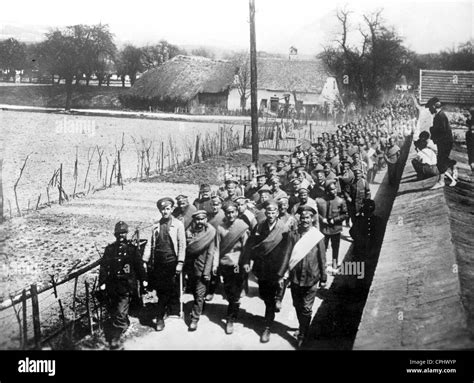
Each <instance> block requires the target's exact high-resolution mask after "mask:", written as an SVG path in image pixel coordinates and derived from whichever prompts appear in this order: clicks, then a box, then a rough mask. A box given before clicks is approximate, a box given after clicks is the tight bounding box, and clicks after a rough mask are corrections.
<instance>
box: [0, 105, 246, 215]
mask: <svg viewBox="0 0 474 383" xmlns="http://www.w3.org/2000/svg"><path fill="white" fill-rule="evenodd" d="M0 124H1V129H2V134H1V135H0V148H3V149H2V153H3V158H4V161H3V170H2V176H3V177H2V178H3V193H4V211H5V213H4V214H5V216H8V215H9V211H10V206H11V210H12V211H13V212H16V210H17V209H16V206H15V198H14V192H13V188H14V184H15V181H16V180H17V178H18V176H19V173H20V168H21V167H22V166H23V164H24V161H25V158H26V157H27V156H28V155H30V156H29V158H28V161H27V163H26V165H25V169H24V172H23V175H22V177H21V180H20V182H19V183H18V186H17V195H18V202H19V205H20V209H21V210H24V209H26V208H27V207H28V206H30V208H32V209H34V208H35V206H36V203H37V200H38V197H39V196H40V194H41V203H44V202H46V201H47V192H46V189H47V187H48V182H49V180H50V179H51V178H52V175H53V173H54V172H55V170H57V169H58V168H59V166H60V164H63V185H64V186H63V188H64V190H65V192H66V193H68V194H72V193H73V191H74V189H75V188H76V191H77V192H79V191H83V190H88V189H89V188H90V187H91V188H96V189H97V188H100V187H102V186H103V184H104V179H105V178H106V174H107V175H110V173H111V171H112V167H113V164H114V161H115V159H116V156H117V150H118V149H119V148H120V147H121V146H122V140H123V144H124V146H123V150H122V151H121V172H122V177H123V179H124V180H127V179H132V178H136V177H137V174H139V175H141V174H142V168H141V163H142V159H141V157H140V155H141V151H142V150H143V148H144V147H145V146H146V147H149V148H150V150H149V165H150V173H153V172H157V171H160V170H161V165H160V163H161V160H162V159H163V165H164V169H166V168H168V167H169V166H170V165H173V164H174V163H175V162H182V161H183V160H185V158H189V155H190V151H193V150H194V149H195V140H196V136H197V134H198V133H199V134H201V135H202V136H204V135H206V134H209V135H210V136H212V137H217V136H218V132H219V124H217V123H197V122H175V121H158V120H143V119H130V118H116V117H87V116H69V115H67V116H66V115H61V114H42V113H30V112H9V111H0ZM230 129H231V127H230V126H227V130H230ZM232 131H233V132H234V134H236V133H239V134H240V137H241V138H242V137H243V135H242V133H243V126H238V125H236V126H233V127H232ZM162 149H163V157H162V154H161V152H162ZM99 151H100V152H101V153H102V157H101V163H100V162H99V155H98V152H99ZM76 153H77V184H76V183H75V179H74V177H73V175H74V170H75V160H76ZM89 159H90V168H89ZM88 168H89V171H87V170H88ZM108 177H109V176H107V178H108ZM188 181H189V180H188ZM191 182H192V181H191ZM196 182H198V181H196ZM89 183H90V185H89ZM114 183H115V182H114ZM50 192H51V199H56V200H57V199H58V191H57V188H56V187H50ZM14 214H15V213H13V215H14Z"/></svg>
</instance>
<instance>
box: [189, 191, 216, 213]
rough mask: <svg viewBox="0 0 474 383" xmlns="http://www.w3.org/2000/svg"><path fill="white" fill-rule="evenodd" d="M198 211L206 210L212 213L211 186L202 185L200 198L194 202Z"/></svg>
mask: <svg viewBox="0 0 474 383" xmlns="http://www.w3.org/2000/svg"><path fill="white" fill-rule="evenodd" d="M193 205H194V207H195V208H196V209H197V210H206V211H207V212H208V213H210V212H212V201H211V186H210V185H209V184H202V185H201V187H200V188H199V197H198V198H196V199H195V200H194V202H193Z"/></svg>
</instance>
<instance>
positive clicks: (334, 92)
mask: <svg viewBox="0 0 474 383" xmlns="http://www.w3.org/2000/svg"><path fill="white" fill-rule="evenodd" d="M338 95H339V88H338V87H337V82H336V79H335V78H334V77H328V79H327V80H326V84H324V87H323V90H322V92H321V101H322V102H324V101H326V102H328V103H332V102H333V101H334V100H336V99H337V97H338Z"/></svg>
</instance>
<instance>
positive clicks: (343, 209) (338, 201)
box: [316, 196, 348, 235]
mask: <svg viewBox="0 0 474 383" xmlns="http://www.w3.org/2000/svg"><path fill="white" fill-rule="evenodd" d="M316 203H317V205H318V214H319V228H320V230H321V233H323V234H326V235H332V234H338V233H341V232H342V223H343V222H344V221H345V220H346V219H347V217H348V214H347V206H346V201H344V200H343V199H342V198H340V197H338V196H336V197H335V198H334V199H321V198H318V199H317V200H316ZM323 218H326V219H327V220H328V221H329V220H330V219H333V220H334V224H332V225H331V224H325V223H323V222H322V219H323Z"/></svg>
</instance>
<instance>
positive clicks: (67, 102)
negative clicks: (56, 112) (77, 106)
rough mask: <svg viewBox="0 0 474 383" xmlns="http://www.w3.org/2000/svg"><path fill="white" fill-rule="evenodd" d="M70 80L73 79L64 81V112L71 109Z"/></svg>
mask: <svg viewBox="0 0 474 383" xmlns="http://www.w3.org/2000/svg"><path fill="white" fill-rule="evenodd" d="M72 80H73V78H72V77H70V78H67V79H66V108H65V109H66V110H70V109H71V99H72Z"/></svg>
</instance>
